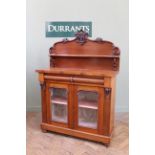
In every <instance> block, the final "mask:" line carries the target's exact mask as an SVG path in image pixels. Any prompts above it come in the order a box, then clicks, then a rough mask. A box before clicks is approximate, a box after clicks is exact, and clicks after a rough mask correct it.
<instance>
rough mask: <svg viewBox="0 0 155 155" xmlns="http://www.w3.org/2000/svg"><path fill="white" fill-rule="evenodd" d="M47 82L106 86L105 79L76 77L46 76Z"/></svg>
mask: <svg viewBox="0 0 155 155" xmlns="http://www.w3.org/2000/svg"><path fill="white" fill-rule="evenodd" d="M45 79H46V80H54V81H64V82H72V83H74V82H75V83H89V84H91V83H92V84H101V85H104V78H90V77H74V76H58V75H45Z"/></svg>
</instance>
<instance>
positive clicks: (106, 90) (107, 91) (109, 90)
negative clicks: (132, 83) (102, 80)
mask: <svg viewBox="0 0 155 155" xmlns="http://www.w3.org/2000/svg"><path fill="white" fill-rule="evenodd" d="M104 92H105V95H106V96H109V95H110V93H111V88H105V89H104Z"/></svg>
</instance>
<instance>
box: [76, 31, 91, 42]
mask: <svg viewBox="0 0 155 155" xmlns="http://www.w3.org/2000/svg"><path fill="white" fill-rule="evenodd" d="M75 36H76V41H77V42H78V43H80V44H81V45H82V44H84V43H85V42H86V41H87V38H88V33H87V32H84V31H83V30H82V29H81V30H80V31H78V32H77V33H76V34H75Z"/></svg>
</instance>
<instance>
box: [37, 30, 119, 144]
mask: <svg viewBox="0 0 155 155" xmlns="http://www.w3.org/2000/svg"><path fill="white" fill-rule="evenodd" d="M49 56H50V67H49V69H41V70H37V72H38V74H39V81H40V85H41V98H42V123H41V129H42V131H43V132H46V131H53V132H57V133H61V134H67V135H71V136H74V137H78V138H83V139H87V140H93V141H97V142H101V143H104V144H106V145H108V144H109V143H110V140H111V137H112V131H113V127H114V109H115V83H116V75H117V73H118V70H119V61H120V57H119V56H120V51H119V48H118V47H115V46H114V44H113V43H112V42H110V41H105V40H102V39H100V38H98V39H96V40H90V39H88V34H87V33H85V32H83V31H82V30H81V31H79V32H78V33H77V34H76V37H75V39H73V40H67V39H65V40H63V41H61V42H57V43H55V44H54V46H53V47H51V48H50V50H49Z"/></svg>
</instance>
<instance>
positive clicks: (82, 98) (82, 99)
mask: <svg viewBox="0 0 155 155" xmlns="http://www.w3.org/2000/svg"><path fill="white" fill-rule="evenodd" d="M97 110H98V93H97V92H91V91H79V93H78V125H79V126H82V127H87V128H93V129H97V113H98V112H97Z"/></svg>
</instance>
